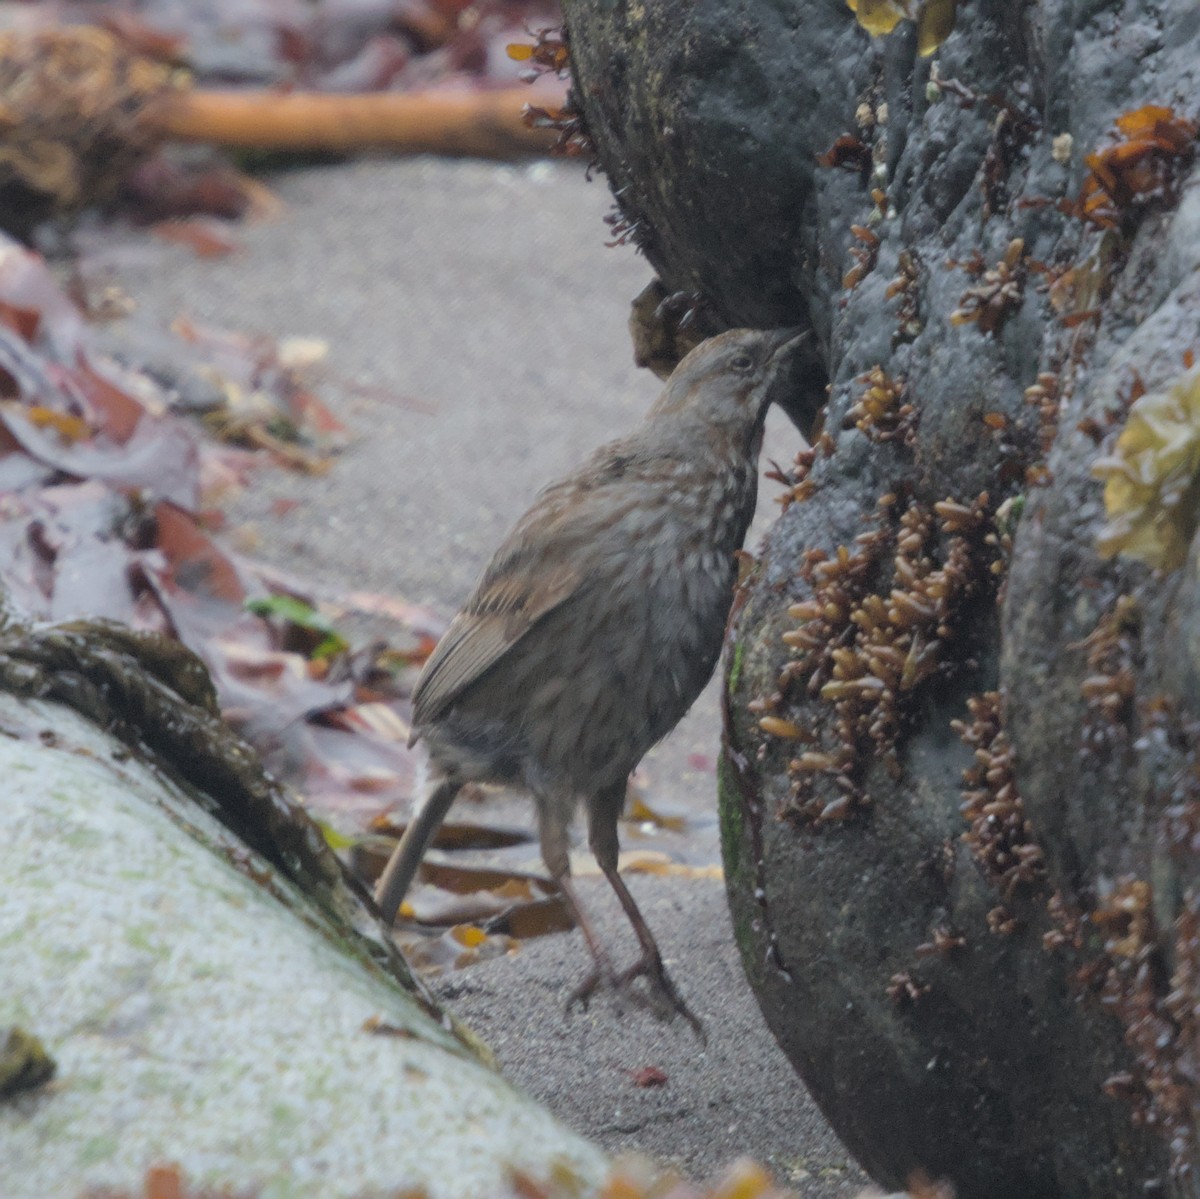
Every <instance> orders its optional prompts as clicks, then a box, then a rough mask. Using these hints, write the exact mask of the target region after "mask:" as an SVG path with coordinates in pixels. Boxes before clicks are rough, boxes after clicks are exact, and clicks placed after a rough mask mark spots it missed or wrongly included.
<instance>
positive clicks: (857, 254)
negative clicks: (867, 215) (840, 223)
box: [842, 225, 879, 291]
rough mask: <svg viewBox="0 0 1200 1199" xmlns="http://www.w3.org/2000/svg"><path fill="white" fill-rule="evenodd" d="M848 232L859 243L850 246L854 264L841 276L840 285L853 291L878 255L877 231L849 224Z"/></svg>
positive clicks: (872, 265) (873, 265) (869, 270)
mask: <svg viewBox="0 0 1200 1199" xmlns="http://www.w3.org/2000/svg"><path fill="white" fill-rule="evenodd" d="M850 232H851V233H853V234H854V236H855V238H856V239H857V240H858V242H859V244H858V245H856V246H851V247H850V256H851V257H852V258H853V259H854V265H853V266H852V267H851V268H850V269H849V270H848V271H847V272H846V273H845V274H844V275H843V276H842V286H843V287H844V288H845V289H846V290H847V291H853V290H854V289H855V288H856V287H857V286H858V285H859V284H860V283H861V282H862V281H863V279H864V278H866V276H867V275H869V274H870V273H871V272H872V271H873V270H874V269H875V261H876V259H877V258H878V257H879V234H878V233H876V232H875V231H874V230H872V229H868V228H867V227H866V226H865V225H851V226H850Z"/></svg>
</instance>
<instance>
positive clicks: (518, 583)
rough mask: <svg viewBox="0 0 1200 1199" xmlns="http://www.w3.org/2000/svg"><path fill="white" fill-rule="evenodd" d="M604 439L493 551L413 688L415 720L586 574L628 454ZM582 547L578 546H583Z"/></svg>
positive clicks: (436, 709)
mask: <svg viewBox="0 0 1200 1199" xmlns="http://www.w3.org/2000/svg"><path fill="white" fill-rule="evenodd" d="M622 448H623V447H622V445H621V443H614V444H613V445H612V446H605V447H603V448H602V450H600V451H598V452H597V453H596V454H595V455H594V456H593V458H592V460H591V461H590V462H589V463H588V464H586V465H585V467H584V469H583V470H581V472H580V473H579V475H577V476H575V477H573V478H570V479H565V480H563V481H562V482H560V483H555V484H552V485H551V486H550V487H548V488H546V490H545V491H543V492H542V493H541V495H540V496H539V497H538V499H537V500H536V501H535V503H534V505H533V507H532V508H530V510H529V511H528V512H527V513H526V514H525V515H524V516H523V517H522V518H521V520H520V521H519V522H518V524H517V525H516V527H515V528H514V529H513V530H512V532H511V533H510V534H509V535H508V537H507V538H506V539H505V541H504V542H503V544H502V545H501V546H500V548H499V549H498V550H497V551H496V553H495V556H494V557H493V558H492V561H491V563H490V565H489V566H488V568H487V570H486V571H485V572H484V575H483V578H482V579H480V581H479V583H478V585H477V586H476V588H475V591H474V592H473V593H472V595H471V598H470V599H469V600H468V601H467V603H466V606H465V607H464V608H463V610H462V611H461V612H460V613H459V614H458V615H457V616H456V617H455V618H454V620H453V621H451V623H450V627H449V628H448V629H447V630H446V633H445V635H444V636H443V637H442V639H441V641H439V642H438V645H437V648H436V649H435V650H434V651H433V653H432V654H431V655H430V657H429V660H428V661H427V662H426V663H425V669H424V670H423V671H422V672H421V677H420V679H419V680H418V681H417V686H416V689H415V691H414V692H413V726H414V728H417V727H419V726H420V725H421V724H423V723H426V722H427V721H429V720H436V719H437V717H438V716H439V715H440V713H441V712H443V711H444V710H445V708H446V707H447V706H448V705H449V704H451V703H452V702H453V701H454V699H455V698H456V697H457V696H458V695H459V694H460V693H461V692H462V691H463V690H464V689H465V688H466V687H468V686H470V685H471V684H472V683H473V682H475V680H476V679H478V678H479V677H480V676H481V675H482V674H483V673H484V671H486V670H487V669H488V668H489V667H491V666H494V665H495V664H496V663H497V662H498V661H499V660H500V659H501V658H502V657H503V656H504V655H505V654H506V653H507V652H508V651H509V650H510V649H511V648H512V647H513V646H514V645H516V644H517V642H518V641H520V640H521V638H522V637H524V636H525V634H526V633H528V632H529V630H530V629H532V628H533V626H534V625H535V624H537V623H538V621H540V620H541V619H542V618H543V617H545V616H546V615H547V614H548V613H550V612H552V611H553V610H554V609H555V608H557V607H558V606H559V605H560V604H562V603H564V602H565V601H566V600H568V599H570V598H571V596H573V595H574V594H576V592H577V591H578V590H579V589H580V587H581V586H583V585H585V584H586V583H587V582H588V581H589V580H588V577H587V573H588V572H587V562H586V559H587V557H588V555H587V554H586V549H587V546H588V545H589V544H591V543H594V541H595V538H596V535H597V534H598V532H599V531H600V528H601V527H602V526H603V525H604V524H611V523H613V505H612V500H611V490H610V489H611V485H612V484H613V483H616V482H618V481H619V480H620V479H621V478H622V476H623V475H624V474H625V471H626V468H627V467H628V466H629V464H630V463H631V461H633V456H631V455H630V454H628V453H621V452H618V451H620V450H621V449H622ZM581 551H582V552H581Z"/></svg>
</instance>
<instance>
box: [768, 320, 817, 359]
mask: <svg viewBox="0 0 1200 1199" xmlns="http://www.w3.org/2000/svg"><path fill="white" fill-rule="evenodd" d="M811 336H812V330H811V329H801V328H800V327H799V326H797V327H796V328H793V329H776V330H775V331H774V333H772V334H771V340H770V343H769V344H770V349H769V350H768V352H767V357H768V358H769V359H770V360H771V361H772V362H774V361H775V359H777V358H786V357H787V356H788V355H789V354H792V353H794V352H795V351H796V350H798V349H799V348H800V347H801V346H802V345H803V344H804V343H805V342H806V341H807V340H808V339H809V338H810V337H811Z"/></svg>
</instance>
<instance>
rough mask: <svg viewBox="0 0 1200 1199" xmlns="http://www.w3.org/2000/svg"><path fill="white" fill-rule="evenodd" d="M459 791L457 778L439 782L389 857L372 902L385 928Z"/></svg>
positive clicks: (392, 922)
mask: <svg viewBox="0 0 1200 1199" xmlns="http://www.w3.org/2000/svg"><path fill="white" fill-rule="evenodd" d="M461 788H462V783H460V782H459V781H458V780H457V779H454V778H443V779H441V780H440V781H439V782H438V783H437V785H436V786H435V787H434V789H433V791H432V793H431V794H430V795H429V797H428V798H427V799H426V800H425V803H424V804H423V805H422V807H421V809H420V811H418V812H415V813H414V814H413V816H412V819H410V820H409V822H408V827H407V828H406V829H405V830H404V835H403V836H402V837H401V838H400V840H399V842H398V843H397V845H396V848H395V849H393V850H392V856H391V857H390V858H388V864H387V865H386V866H385V867H384V868H383V873H382V874H381V875H380V876H379V882H377V883H376V884H375V902H376V903H377V904H378V905H379V911H380V913H381V914H382V916H383V922H384V924H386V925H387V926H388V928H391V926H392V925H393V924H394V923H395V920H396V913H397V912H398V911H399V910H400V904H401V903H402V902H403V900H404V896H405V894H406V893H407V892H408V888H409V887H410V886H411V885H412V881H413V879H414V878H415V877H416V873H417V870H418V869H419V867H420V865H421V859H422V858H423V857H424V856H425V850H426V849H428V848H429V842H430V841H431V840H433V834H434V833H436V832H437V830H438V828H439V827H440V826H441V823H442V821H443V820H445V819H446V813H447V812H448V811H449V810H450V805H451V804H452V803H453V802H454V797H455V796H456V795H457V794H458V793H459V791H460V790H461Z"/></svg>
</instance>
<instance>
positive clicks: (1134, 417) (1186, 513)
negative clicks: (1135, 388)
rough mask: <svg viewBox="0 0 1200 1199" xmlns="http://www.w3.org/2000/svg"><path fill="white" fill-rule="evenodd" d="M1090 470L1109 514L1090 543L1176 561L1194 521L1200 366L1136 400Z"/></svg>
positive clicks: (1198, 493) (1157, 562) (1155, 562)
mask: <svg viewBox="0 0 1200 1199" xmlns="http://www.w3.org/2000/svg"><path fill="white" fill-rule="evenodd" d="M1092 474H1093V475H1094V476H1095V477H1096V478H1098V479H1103V480H1104V509H1105V513H1106V515H1107V517H1108V520H1107V523H1106V524H1105V525H1104V527H1103V528H1102V529H1101V530H1100V533H1099V534H1098V536H1097V538H1096V549H1097V551H1098V552H1099V553H1100V554H1101V555H1102V556H1103V557H1106V558H1111V557H1113V556H1115V555H1116V554H1123V555H1124V556H1126V557H1129V558H1136V559H1138V560H1140V561H1142V562H1145V563H1147V564H1148V565H1150V566H1153V567H1156V568H1158V569H1161V570H1176V569H1178V568H1179V567H1180V566H1181V565H1182V564H1183V561H1184V559H1185V558H1186V557H1187V552H1188V547H1189V545H1190V544H1191V542H1192V538H1193V537H1194V536H1195V533H1196V529H1197V526H1198V525H1200V368H1198V369H1196V370H1191V371H1188V372H1187V373H1186V374H1184V375H1182V376H1181V377H1180V378H1179V379H1178V380H1176V382H1175V383H1174V384H1173V385H1172V386H1171V387H1169V388H1168V389H1167V390H1165V391H1156V392H1151V393H1149V394H1148V395H1144V396H1142V397H1141V398H1140V399H1139V400H1137V402H1136V403H1135V404H1134V405H1133V407H1132V408H1131V409H1130V410H1129V416H1128V417H1127V419H1126V421H1125V427H1124V429H1122V430H1121V435H1120V436H1119V437H1118V438H1117V443H1116V445H1115V446H1114V447H1113V451H1112V453H1111V454H1109V455H1107V456H1106V457H1103V458H1100V459H1098V460H1097V461H1096V463H1095V464H1094V465H1093V467H1092Z"/></svg>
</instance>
